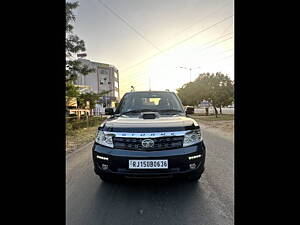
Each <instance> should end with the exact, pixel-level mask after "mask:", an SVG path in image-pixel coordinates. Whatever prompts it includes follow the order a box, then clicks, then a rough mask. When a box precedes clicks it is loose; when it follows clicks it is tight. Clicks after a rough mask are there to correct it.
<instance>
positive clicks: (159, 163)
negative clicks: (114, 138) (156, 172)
mask: <svg viewBox="0 0 300 225" xmlns="http://www.w3.org/2000/svg"><path fill="white" fill-rule="evenodd" d="M129 169H168V160H167V159H157V160H156V159H147V160H129Z"/></svg>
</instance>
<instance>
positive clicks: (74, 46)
mask: <svg viewBox="0 0 300 225" xmlns="http://www.w3.org/2000/svg"><path fill="white" fill-rule="evenodd" d="M78 6H79V3H78V2H67V3H66V73H65V78H66V102H67V105H68V102H69V101H70V99H72V98H74V97H78V96H79V95H80V93H79V90H78V88H76V87H75V86H74V81H75V80H76V79H77V77H78V74H82V75H87V74H88V73H90V72H93V71H94V69H89V68H88V66H87V65H82V64H81V62H80V61H79V60H78V59H74V54H77V53H79V52H83V51H85V50H86V49H85V44H84V41H83V40H81V39H80V38H79V37H78V36H77V35H75V34H73V28H74V27H73V25H72V23H73V22H75V19H76V18H75V15H74V13H73V10H74V9H76V8H77V7H78Z"/></svg>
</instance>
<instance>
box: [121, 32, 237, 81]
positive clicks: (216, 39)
mask: <svg viewBox="0 0 300 225" xmlns="http://www.w3.org/2000/svg"><path fill="white" fill-rule="evenodd" d="M229 34H232V32H230V33H227V34H224V35H221V36H219V37H217V38H215V39H213V40H211V41H208V42H206V43H204V44H203V45H202V46H206V45H207V44H210V43H212V42H215V41H218V40H219V39H221V38H223V37H225V36H227V35H229ZM229 39H232V37H229V38H227V39H224V40H222V41H219V42H216V43H214V44H212V45H210V46H208V47H205V48H202V49H200V51H199V52H201V51H203V50H206V49H209V48H212V47H214V46H215V45H218V44H220V43H223V42H225V41H227V40H229ZM221 53H223V52H221ZM201 55H202V54H201ZM120 71H121V70H120ZM123 72H124V71H123ZM140 73H141V71H139V72H136V73H133V74H130V75H128V76H127V77H126V78H129V77H132V76H133V75H136V74H140Z"/></svg>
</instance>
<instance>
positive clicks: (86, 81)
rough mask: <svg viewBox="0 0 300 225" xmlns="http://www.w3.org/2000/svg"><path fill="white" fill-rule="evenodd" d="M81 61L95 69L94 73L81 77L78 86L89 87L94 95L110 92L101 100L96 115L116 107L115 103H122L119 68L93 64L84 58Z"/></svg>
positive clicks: (77, 82) (78, 79) (76, 82)
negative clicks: (108, 108)
mask: <svg viewBox="0 0 300 225" xmlns="http://www.w3.org/2000/svg"><path fill="white" fill-rule="evenodd" d="M79 61H80V62H81V63H82V64H83V65H87V66H88V68H89V69H94V72H91V73H89V74H87V75H79V76H78V78H77V80H76V81H75V84H76V85H80V86H82V87H88V88H87V89H86V90H89V91H92V92H94V93H101V92H103V91H109V90H110V92H109V93H108V94H106V95H105V96H103V98H102V99H99V104H97V107H96V109H95V114H99V113H100V112H101V113H103V112H104V108H106V107H115V103H116V102H119V101H120V88H119V72H118V70H117V68H116V67H114V66H113V65H109V64H104V63H98V62H92V61H90V60H87V59H82V58H81V59H79Z"/></svg>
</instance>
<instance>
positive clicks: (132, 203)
mask: <svg viewBox="0 0 300 225" xmlns="http://www.w3.org/2000/svg"><path fill="white" fill-rule="evenodd" d="M202 132H203V138H204V141H205V144H206V147H207V156H206V157H207V158H206V164H205V165H206V166H205V167H206V169H205V172H204V173H203V174H202V177H201V179H200V181H199V182H196V183H189V182H182V181H181V182H180V181H177V182H176V181H160V182H158V181H156V182H154V181H147V182H146V181H137V182H125V183H119V184H110V183H105V182H102V181H101V180H100V178H99V177H98V176H97V175H95V173H94V171H93V164H92V158H91V146H92V144H88V145H87V146H85V147H83V148H82V149H80V150H78V151H75V152H73V153H70V154H69V155H67V161H66V163H67V168H66V170H67V171H66V173H67V174H66V175H67V176H66V207H67V208H66V224H67V225H94V224H97V225H127V224H128V225H148V224H149V225H159V224H163V225H167V224H171V225H198V224H199V225H215V224H216V225H227V224H233V223H234V219H233V217H234V210H233V207H234V204H233V195H234V190H233V188H234V187H233V186H234V183H233V182H234V178H233V141H230V140H228V139H224V138H222V137H220V136H217V135H216V134H214V133H211V132H208V131H205V130H203V131H202Z"/></svg>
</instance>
